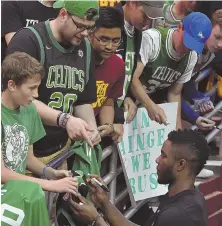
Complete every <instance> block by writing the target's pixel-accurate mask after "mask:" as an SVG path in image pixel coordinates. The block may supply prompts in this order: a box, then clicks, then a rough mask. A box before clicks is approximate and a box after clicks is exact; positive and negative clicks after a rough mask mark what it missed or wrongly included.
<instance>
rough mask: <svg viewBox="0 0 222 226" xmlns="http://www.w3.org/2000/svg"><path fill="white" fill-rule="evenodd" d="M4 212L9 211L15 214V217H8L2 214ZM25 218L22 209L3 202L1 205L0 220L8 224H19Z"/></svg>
mask: <svg viewBox="0 0 222 226" xmlns="http://www.w3.org/2000/svg"><path fill="white" fill-rule="evenodd" d="M5 212H11V213H13V214H15V215H17V216H18V217H17V219H16V220H14V219H11V218H9V217H6V216H4V213H5ZM24 218H25V213H24V211H23V210H21V209H18V208H16V207H14V206H11V205H8V204H6V203H3V204H2V206H1V222H4V223H6V224H8V225H10V226H20V225H21V224H22V222H23V220H24Z"/></svg>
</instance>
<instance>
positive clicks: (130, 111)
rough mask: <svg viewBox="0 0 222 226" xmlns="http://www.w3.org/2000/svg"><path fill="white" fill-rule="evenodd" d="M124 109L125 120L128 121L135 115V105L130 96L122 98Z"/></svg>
mask: <svg viewBox="0 0 222 226" xmlns="http://www.w3.org/2000/svg"><path fill="white" fill-rule="evenodd" d="M123 105H124V111H125V112H127V116H126V122H127V123H130V122H131V121H132V120H133V118H134V117H135V115H136V112H137V106H136V104H135V103H134V101H133V100H132V99H131V98H130V97H126V98H125V100H124V103H123Z"/></svg>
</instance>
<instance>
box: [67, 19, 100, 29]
mask: <svg viewBox="0 0 222 226" xmlns="http://www.w3.org/2000/svg"><path fill="white" fill-rule="evenodd" d="M71 19H72V22H73V23H74V24H75V26H76V30H77V32H78V33H80V32H83V31H85V30H87V32H88V33H92V32H94V31H95V30H96V26H95V25H94V26H84V25H82V24H79V23H77V22H75V21H74V20H73V18H72V17H71Z"/></svg>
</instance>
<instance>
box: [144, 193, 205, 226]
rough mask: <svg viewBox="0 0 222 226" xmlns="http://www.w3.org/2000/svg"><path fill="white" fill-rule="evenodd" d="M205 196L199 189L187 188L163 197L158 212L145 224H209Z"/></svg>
mask: <svg viewBox="0 0 222 226" xmlns="http://www.w3.org/2000/svg"><path fill="white" fill-rule="evenodd" d="M207 218H208V215H207V208H206V203H205V199H204V196H203V195H202V194H201V193H200V192H199V191H197V190H195V189H194V190H185V191H182V192H180V193H178V194H176V195H175V196H173V197H168V194H166V195H164V196H162V197H161V200H160V206H159V208H158V210H157V212H156V213H155V214H154V215H153V216H152V217H151V218H150V219H149V220H148V222H146V223H145V224H144V225H143V226H207Z"/></svg>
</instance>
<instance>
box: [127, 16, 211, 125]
mask: <svg viewBox="0 0 222 226" xmlns="http://www.w3.org/2000/svg"><path fill="white" fill-rule="evenodd" d="M211 30H212V24H211V21H210V19H209V18H208V17H207V16H206V15H204V14H202V13H191V14H189V15H188V16H186V17H185V18H184V20H183V21H182V22H180V23H179V24H178V26H177V28H176V29H170V28H156V29H149V30H147V31H144V32H143V39H142V44H141V49H140V59H139V60H138V63H137V68H136V70H135V73H134V76H133V81H132V85H131V91H132V93H133V95H134V97H135V98H136V99H137V101H139V102H140V103H141V104H142V105H143V106H144V107H145V108H146V109H147V112H148V114H149V117H150V119H151V120H155V121H156V122H158V123H160V124H162V123H164V124H167V118H166V115H165V113H164V111H163V109H162V108H161V107H159V106H158V105H157V104H156V103H155V102H159V101H164V100H167V101H168V102H178V112H177V128H181V90H182V88H183V84H184V83H186V82H187V81H189V80H190V79H191V75H192V72H193V69H194V66H195V64H196V62H197V54H196V53H198V54H199V53H201V52H202V50H203V48H204V44H205V42H206V41H207V39H208V38H209V36H210V34H211ZM192 50H194V51H192ZM159 90H162V92H163V95H161V93H160V91H159ZM157 91H158V92H157ZM160 96H161V98H163V99H164V100H163V99H162V100H159V99H160Z"/></svg>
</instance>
